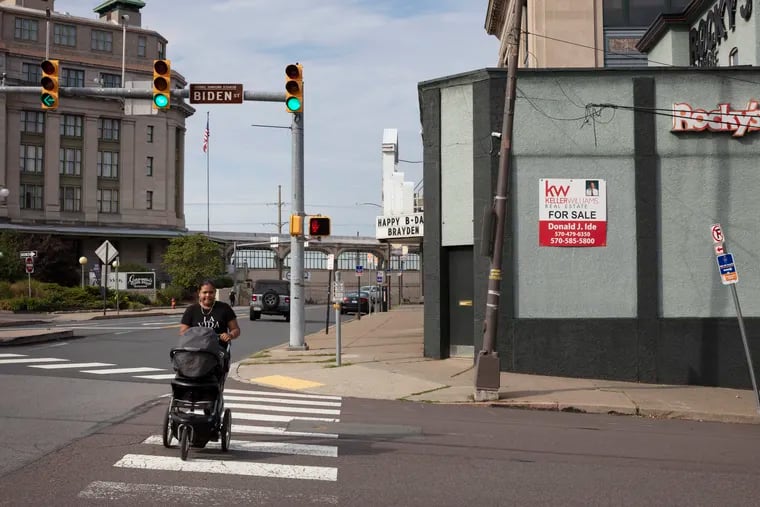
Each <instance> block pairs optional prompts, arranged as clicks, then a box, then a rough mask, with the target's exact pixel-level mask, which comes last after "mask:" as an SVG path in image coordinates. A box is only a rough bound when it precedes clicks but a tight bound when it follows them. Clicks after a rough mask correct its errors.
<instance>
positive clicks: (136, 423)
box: [0, 382, 760, 507]
mask: <svg viewBox="0 0 760 507" xmlns="http://www.w3.org/2000/svg"><path fill="white" fill-rule="evenodd" d="M227 389H228V391H230V390H232V392H230V393H229V394H228V395H227V396H226V399H228V401H227V403H228V404H230V403H236V404H239V405H240V408H233V421H234V423H233V424H236V425H237V428H238V429H237V430H236V429H235V428H236V426H233V442H236V444H234V445H233V449H232V450H231V451H230V452H228V453H223V452H221V451H220V450H219V449H216V448H206V449H202V450H201V449H191V451H190V458H189V460H188V461H186V462H182V461H181V460H180V459H179V457H178V454H179V451H178V450H177V449H176V448H172V449H166V448H164V447H163V446H162V445H160V442H159V440H158V435H159V432H160V426H161V420H162V417H163V411H164V409H165V403H166V402H165V401H163V402H159V403H158V404H156V405H152V406H149V407H145V409H144V410H143V411H142V412H141V413H138V414H135V415H134V416H133V417H130V418H129V419H128V420H125V421H123V422H121V423H117V424H114V425H110V426H104V427H102V428H100V429H98V430H96V431H95V432H94V433H92V434H91V435H89V436H87V437H86V438H83V439H80V440H77V441H75V442H73V443H72V444H71V445H69V446H67V447H66V448H64V449H62V450H60V451H59V452H56V453H53V454H49V455H47V456H46V457H45V458H43V459H41V460H39V461H36V462H35V463H33V464H31V465H29V466H27V467H25V468H24V469H22V470H18V471H16V472H14V473H11V474H8V475H6V476H4V477H2V478H0V505H14V506H17V505H103V504H108V505H124V506H127V505H128V506H138V505H139V506H142V505H161V506H164V505H276V506H292V505H325V504H326V505H371V506H375V505H389V506H397V505H404V506H430V505H435V506H462V505H521V506H522V505H561V506H589V505H626V506H627V505H647V506H649V505H669V506H679V505H684V506H690V507H693V506H701V505H721V506H723V505H742V506H744V505H754V504H755V503H756V498H757V497H758V495H759V494H760V481H758V479H759V478H760V477H759V476H760V457H758V453H757V448H758V445H759V444H760V437H759V436H758V431H757V428H755V427H754V426H750V425H731V424H715V423H698V422H690V421H675V420H673V421H669V420H655V419H651V420H650V419H643V418H634V417H618V416H611V415H589V414H573V413H556V412H541V411H520V410H512V409H503V408H484V407H476V406H467V405H431V404H414V403H408V402H395V401H381V400H361V399H352V398H348V399H343V400H339V399H334V400H323V399H316V398H309V397H308V396H307V395H303V396H304V397H303V398H295V397H291V398H288V397H289V396H292V395H288V394H285V395H282V396H281V397H280V398H278V399H274V398H270V399H267V401H260V400H261V399H262V398H267V397H266V396H263V395H262V393H263V391H250V390H251V389H256V387H255V386H250V385H244V384H238V383H235V382H233V383H232V384H231V385H228V388H227ZM246 390H249V391H246ZM246 392H247V395H246V394H245V393H246ZM268 394H270V395H271V396H280V395H279V394H278V393H276V392H270V393H268ZM232 397H234V399H231V398H232ZM244 400H249V401H248V402H245V401H244ZM254 400H256V401H254ZM247 403H257V404H258V405H257V407H258V408H256V409H255V410H253V409H252V408H251V407H252V405H249V406H246V405H247ZM318 403H321V405H317V404H318ZM307 405H309V406H308V407H307ZM327 406H329V407H331V408H329V409H328V408H325V407H327ZM318 407H322V408H318ZM287 410H331V411H332V412H336V413H337V415H335V416H334V419H339V421H327V420H304V419H302V420H292V421H290V422H282V421H280V422H269V423H267V422H264V421H263V419H262V420H259V421H252V420H246V419H244V418H245V417H247V416H253V417H261V416H264V415H272V414H274V413H275V412H278V411H279V412H280V413H282V414H286V413H290V414H292V413H293V412H286V411H287ZM300 416H301V415H299V417H300ZM254 425H255V426H254ZM267 425H269V426H267ZM241 428H242V429H241ZM250 428H258V429H257V430H251V429H250ZM267 428H269V429H272V430H277V429H279V430H283V429H284V428H287V429H288V430H290V431H296V432H297V433H289V434H284V433H279V434H275V433H273V432H272V431H270V432H266V431H264V430H265V429H267ZM336 437H337V438H336Z"/></svg>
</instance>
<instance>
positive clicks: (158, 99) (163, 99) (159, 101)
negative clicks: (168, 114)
mask: <svg viewBox="0 0 760 507" xmlns="http://www.w3.org/2000/svg"><path fill="white" fill-rule="evenodd" d="M153 103H154V104H155V105H156V107H161V108H163V107H166V106H168V105H169V99H168V98H167V96H166V95H154V96H153Z"/></svg>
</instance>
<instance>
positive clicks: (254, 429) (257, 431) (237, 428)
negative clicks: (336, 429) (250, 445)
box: [232, 414, 338, 438]
mask: <svg viewBox="0 0 760 507" xmlns="http://www.w3.org/2000/svg"><path fill="white" fill-rule="evenodd" d="M232 419H233V420H235V415H234V414H233V415H232ZM232 433H233V434H235V433H243V434H245V435H279V436H281V437H285V436H291V437H317V438H338V435H337V433H310V432H307V431H286V430H285V428H274V427H272V426H246V425H240V424H233V425H232Z"/></svg>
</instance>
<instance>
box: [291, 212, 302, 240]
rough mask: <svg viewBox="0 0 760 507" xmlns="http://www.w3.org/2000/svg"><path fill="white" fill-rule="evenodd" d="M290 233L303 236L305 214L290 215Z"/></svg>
mask: <svg viewBox="0 0 760 507" xmlns="http://www.w3.org/2000/svg"><path fill="white" fill-rule="evenodd" d="M290 235H291V236H303V216H302V215H290Z"/></svg>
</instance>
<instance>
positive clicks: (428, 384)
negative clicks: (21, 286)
mask: <svg viewBox="0 0 760 507" xmlns="http://www.w3.org/2000/svg"><path fill="white" fill-rule="evenodd" d="M183 311H184V308H176V309H174V310H172V309H170V308H163V309H151V310H147V311H140V312H126V311H122V312H121V314H120V317H127V316H136V317H137V316H145V315H174V314H181V313H182V312H183ZM242 315H244V313H242V312H241V318H242ZM116 316H117V315H116V312H115V311H109V312H108V314H107V315H105V316H103V313H102V310H101V311H95V312H78V313H66V314H30V315H29V316H28V317H27V319H28V321H36V322H37V323H36V325H35V326H30V327H29V329H18V328H17V329H7V328H5V327H3V325H4V324H5V325H8V324H7V323H8V322H11V325H16V326H18V325H21V324H22V320H23V316H19V315H13V316H12V317H11V316H9V315H2V314H0V345H9V344H17V343H21V342H25V343H29V342H32V341H49V340H51V339H60V338H66V337H69V336H70V335H67V336H56V335H55V333H61V332H69V333H70V332H71V331H67V330H65V329H61V328H60V327H56V326H55V324H56V322H58V321H63V320H66V321H71V320H92V319H103V318H113V317H116ZM47 325H49V327H45V326H47ZM341 335H342V336H341V337H342V347H341V349H342V354H341V363H342V364H341V366H339V367H338V366H336V355H335V351H336V350H335V345H336V344H335V342H336V340H335V326H334V325H332V326H331V327H330V328H329V332H328V333H327V334H326V333H325V332H324V330H322V331H320V332H318V333H314V334H311V335H308V336H307V337H306V343H307V344H308V346H309V350H306V351H303V350H288V344H287V343H285V344H282V345H279V346H277V347H273V348H270V349H268V350H265V351H262V352H260V353H258V354H256V355H254V356H253V357H250V358H248V359H246V360H243V361H240V362H239V363H237V364H235V365H234V366H233V369H232V371H231V372H230V375H231V376H232V377H233V378H236V379H237V380H240V381H242V382H247V383H253V384H260V385H266V386H270V387H276V388H280V389H288V390H293V391H299V392H307V393H317V394H333V395H339V396H347V397H358V398H378V399H399V400H408V401H419V402H434V403H472V404H480V405H500V406H508V407H519V408H530V409H540V410H562V411H577V412H590V413H614V414H627V415H639V416H645V417H664V418H681V419H692V420H703V421H721V422H741V423H755V424H757V423H760V415H758V410H757V399H756V397H755V396H754V393H753V392H752V391H751V390H742V389H724V388H711V387H697V386H671V385H656V384H641V383H635V382H617V381H610V380H595V379H576V378H565V377H547V376H539V375H523V374H516V373H501V389H500V392H499V400H498V401H491V402H481V403H476V402H474V401H473V392H474V387H473V386H474V368H473V362H472V359H470V358H450V359H444V360H436V359H428V358H425V357H423V307H422V306H421V305H409V306H400V307H396V308H394V309H393V310H391V311H390V312H386V313H375V314H372V315H367V316H363V317H362V319H361V320H356V319H353V320H350V321H348V322H343V323H342V325H341ZM241 339H243V340H245V339H246V336H245V335H243V337H242V338H241Z"/></svg>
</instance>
